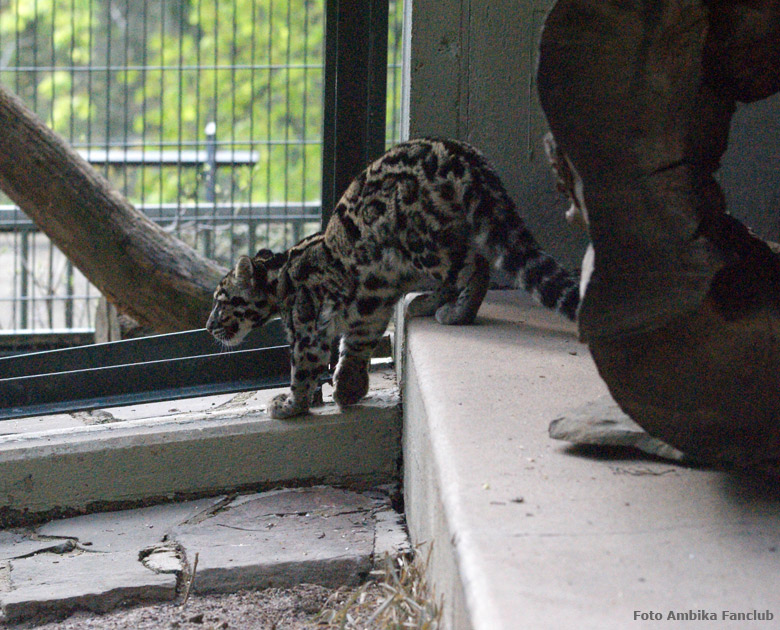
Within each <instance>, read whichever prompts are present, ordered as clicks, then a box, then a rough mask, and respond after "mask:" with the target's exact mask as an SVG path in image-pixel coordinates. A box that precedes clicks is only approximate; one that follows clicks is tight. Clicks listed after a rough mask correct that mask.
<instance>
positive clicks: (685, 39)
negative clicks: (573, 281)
mask: <svg viewBox="0 0 780 630" xmlns="http://www.w3.org/2000/svg"><path fill="white" fill-rule="evenodd" d="M538 83H539V95H540V99H541V102H542V106H543V108H544V110H545V113H546V115H547V118H548V122H549V124H550V129H551V131H552V132H553V134H554V136H555V138H556V141H557V143H558V146H559V147H560V148H561V149H562V150H563V151H564V152H565V153H566V154H567V155H568V156H569V158H570V159H571V161H572V163H573V164H574V165H575V167H576V168H577V171H578V172H579V175H580V176H581V178H582V180H583V185H584V196H585V202H586V206H587V209H588V215H589V220H590V228H589V229H590V236H591V241H592V243H593V246H594V249H595V265H594V272H593V276H592V278H591V281H590V283H589V284H588V289H587V293H586V296H585V299H584V301H583V304H582V306H581V310H580V317H579V325H580V334H581V336H582V338H583V339H584V340H585V341H587V343H588V344H589V346H590V350H591V352H592V354H593V358H594V360H595V362H596V365H597V367H598V370H599V373H600V374H601V376H602V378H603V379H604V380H605V381H606V383H607V385H608V387H609V389H610V392H611V394H612V396H613V397H614V398H615V400H616V401H617V402H618V404H619V405H620V407H621V408H622V409H623V410H624V411H625V412H626V413H627V414H629V416H631V418H633V419H634V420H635V421H636V422H637V423H638V424H639V425H640V426H641V427H642V428H644V429H645V430H646V431H647V432H648V433H649V434H651V435H652V436H654V437H657V438H659V439H661V440H663V441H664V442H667V443H668V444H671V445H672V446H674V447H676V448H678V449H680V450H681V451H683V452H685V453H686V454H688V455H690V456H692V457H693V458H695V459H698V460H702V461H706V462H709V463H715V464H725V465H736V466H738V467H746V468H751V469H762V470H769V471H771V472H778V471H780V257H778V254H776V253H775V252H773V251H772V250H771V249H770V247H769V246H768V245H767V244H766V243H765V242H763V241H761V240H760V239H758V238H756V237H755V236H753V235H752V234H750V232H749V231H748V230H747V229H746V228H745V227H744V226H743V225H742V224H740V223H739V222H738V221H736V220H735V219H733V218H731V217H730V216H729V215H728V214H726V207H725V201H724V198H723V194H722V191H721V189H720V187H719V186H718V184H717V182H716V181H715V179H714V178H713V173H714V172H715V171H716V170H717V168H718V166H719V164H720V159H721V156H722V155H723V152H724V151H725V149H726V143H727V139H728V131H729V124H730V121H731V117H732V114H733V113H734V110H735V107H736V103H737V102H749V101H754V100H757V99H762V98H766V97H768V96H770V95H772V94H774V93H775V92H777V91H778V90H780V3H778V2H775V1H772V2H770V1H768V0H766V1H750V2H748V1H743V2H740V1H730V2H726V1H714V0H713V1H709V2H706V1H703V0H645V1H644V2H641V1H637V2H614V1H604V0H559V1H558V2H557V4H556V5H555V6H554V8H553V9H552V11H551V12H550V14H549V15H548V17H547V21H546V24H545V28H544V33H543V36H542V43H541V55H540V63H539V70H538Z"/></svg>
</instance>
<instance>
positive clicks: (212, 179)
mask: <svg viewBox="0 0 780 630" xmlns="http://www.w3.org/2000/svg"><path fill="white" fill-rule="evenodd" d="M206 201H207V202H208V203H210V204H211V212H212V215H215V214H216V205H215V204H216V202H217V123H215V122H214V121H213V120H212V121H211V122H209V123H207V124H206ZM198 227H199V226H196V228H195V229H198ZM213 227H214V225H213V224H212V225H211V226H207V227H206V230H205V231H204V232H203V249H204V254H205V255H206V256H207V257H208V258H212V257H213V255H214V243H213V240H212V238H211V228H213Z"/></svg>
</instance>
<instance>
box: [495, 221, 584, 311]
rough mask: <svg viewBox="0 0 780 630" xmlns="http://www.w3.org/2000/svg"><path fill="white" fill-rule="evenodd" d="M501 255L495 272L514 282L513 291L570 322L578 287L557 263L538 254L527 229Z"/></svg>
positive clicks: (539, 251)
mask: <svg viewBox="0 0 780 630" xmlns="http://www.w3.org/2000/svg"><path fill="white" fill-rule="evenodd" d="M516 234H517V236H516V237H515V238H511V239H509V243H511V244H510V245H509V246H508V247H507V249H506V251H505V253H504V254H503V255H502V256H500V257H499V259H498V260H497V263H498V264H497V266H498V268H499V269H500V270H501V271H503V272H504V273H506V274H508V275H509V276H510V277H511V278H513V279H514V284H515V286H516V287H519V288H523V289H525V290H526V291H528V292H529V293H530V294H531V295H532V296H533V297H534V298H535V299H536V300H537V301H538V302H539V303H540V304H542V306H546V307H547V308H550V309H553V310H555V311H558V312H559V313H561V315H563V316H564V317H566V318H567V319H570V320H572V321H574V320H576V319H577V307H578V306H579V304H580V291H579V283H578V280H577V278H575V277H574V276H573V275H572V274H571V273H569V272H568V271H567V270H566V269H564V268H563V267H561V265H560V264H559V263H558V261H557V260H555V259H554V258H553V257H552V256H550V255H549V254H547V253H546V252H544V251H542V250H541V249H540V248H539V246H538V245H537V244H536V241H535V240H534V238H533V236H532V235H531V233H530V232H528V230H527V229H525V228H522V229H521V230H520V231H519V233H517V232H516Z"/></svg>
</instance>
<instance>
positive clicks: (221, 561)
mask: <svg viewBox="0 0 780 630" xmlns="http://www.w3.org/2000/svg"><path fill="white" fill-rule="evenodd" d="M375 507H376V505H375V503H374V502H373V501H371V500H370V499H369V498H367V497H366V496H364V495H362V494H356V493H353V492H348V491H344V490H337V489H333V488H307V489H299V490H284V491H280V492H272V493H264V494H260V495H254V496H249V497H243V498H241V499H240V500H238V501H236V502H235V503H234V504H231V505H230V506H229V507H228V508H227V509H225V510H224V511H222V512H220V513H218V514H215V515H213V516H211V517H210V518H208V519H206V520H204V521H201V522H197V523H190V524H184V525H181V526H178V527H175V528H173V530H171V532H170V539H171V540H172V541H174V542H176V543H177V544H178V545H179V546H180V547H181V548H182V549H183V550H184V552H185V554H186V556H187V558H188V559H189V561H190V562H191V563H192V562H193V560H194V558H195V555H196V554H197V556H198V564H197V573H196V575H195V578H194V580H193V585H192V590H193V591H194V592H198V593H211V592H231V591H234V590H236V589H238V588H268V587H285V586H292V585H294V584H298V583H301V582H306V583H311V584H321V585H323V586H338V585H341V584H356V583H357V582H358V581H359V580H360V579H361V578H362V577H364V576H365V575H366V574H367V573H368V571H369V570H370V569H371V567H372V559H373V553H374V529H375V526H374V518H373V515H372V510H373V509H374V508H375Z"/></svg>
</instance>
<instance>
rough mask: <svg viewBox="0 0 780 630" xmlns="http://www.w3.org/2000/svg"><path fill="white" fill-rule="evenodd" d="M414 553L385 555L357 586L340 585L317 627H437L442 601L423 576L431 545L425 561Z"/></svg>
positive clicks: (333, 629)
mask: <svg viewBox="0 0 780 630" xmlns="http://www.w3.org/2000/svg"><path fill="white" fill-rule="evenodd" d="M419 551H420V550H419V548H418V549H417V553H416V554H415V557H408V556H402V557H399V558H395V559H393V558H389V557H388V558H385V559H384V561H383V568H382V569H379V570H377V571H374V572H373V574H372V578H373V579H372V580H369V581H368V582H366V583H365V584H363V585H362V586H360V587H359V588H357V589H339V590H337V591H335V592H334V593H333V595H331V596H330V597H329V598H328V601H327V602H326V603H325V606H324V607H323V610H322V612H321V613H320V615H319V617H320V620H319V622H318V624H317V627H318V628H323V629H326V630H407V629H409V630H438V629H439V628H440V627H441V602H439V601H437V600H436V597H435V595H434V594H433V592H432V590H431V589H430V588H429V586H428V584H427V582H426V580H425V569H426V567H427V565H428V559H429V557H430V548H429V552H428V555H427V556H426V557H425V559H424V561H423V560H422V559H421V558H420V555H419Z"/></svg>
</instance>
